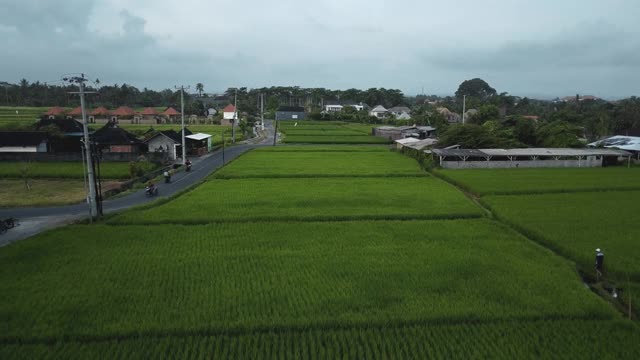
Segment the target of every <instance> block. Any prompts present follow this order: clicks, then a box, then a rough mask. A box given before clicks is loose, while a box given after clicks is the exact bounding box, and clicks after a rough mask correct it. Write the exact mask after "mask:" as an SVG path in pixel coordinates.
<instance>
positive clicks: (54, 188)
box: [0, 178, 86, 208]
mask: <svg viewBox="0 0 640 360" xmlns="http://www.w3.org/2000/svg"><path fill="white" fill-rule="evenodd" d="M29 184H30V185H31V190H27V189H26V187H25V184H24V181H23V180H22V179H7V178H0V208H2V207H18V206H49V205H66V204H75V203H79V202H82V201H84V199H85V197H86V191H85V188H84V182H83V181H82V179H80V180H77V179H57V180H54V179H34V180H30V181H29Z"/></svg>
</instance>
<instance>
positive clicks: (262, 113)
mask: <svg viewBox="0 0 640 360" xmlns="http://www.w3.org/2000/svg"><path fill="white" fill-rule="evenodd" d="M260 124H261V125H262V131H264V94H260Z"/></svg>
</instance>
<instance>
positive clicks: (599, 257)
mask: <svg viewBox="0 0 640 360" xmlns="http://www.w3.org/2000/svg"><path fill="white" fill-rule="evenodd" d="M603 266H604V253H603V252H602V251H601V250H600V248H598V249H596V273H597V275H598V277H600V276H602V269H603Z"/></svg>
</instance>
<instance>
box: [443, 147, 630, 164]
mask: <svg viewBox="0 0 640 360" xmlns="http://www.w3.org/2000/svg"><path fill="white" fill-rule="evenodd" d="M432 153H433V154H434V155H435V156H438V157H439V158H440V165H441V166H442V165H443V164H444V163H446V162H452V161H453V162H459V161H462V162H463V163H466V162H467V160H469V161H473V162H476V161H474V160H479V159H481V160H485V161H486V163H487V164H489V162H492V163H495V164H493V166H503V165H504V160H502V161H501V159H504V158H506V159H508V162H509V163H512V164H513V163H515V164H516V166H518V165H523V166H532V167H534V165H533V163H529V162H531V161H533V162H536V163H537V162H538V161H542V162H544V161H547V160H555V161H565V162H572V161H575V162H576V165H577V167H581V166H582V165H583V164H585V163H583V162H582V161H586V164H587V165H590V166H593V165H594V164H595V163H594V161H599V162H600V164H601V163H602V161H603V158H604V157H626V158H627V159H628V160H629V161H631V156H632V154H631V153H630V152H628V151H624V150H614V149H601V148H595V149H594V148H590V149H570V148H523V149H433V150H432ZM447 158H448V159H447ZM452 158H453V159H455V160H453V159H452ZM523 158H524V159H523ZM471 159H474V160H471ZM498 163H502V164H498ZM541 164H542V163H537V165H535V166H540V165H541ZM566 164H568V163H564V166H567V165H566ZM560 165H562V164H560ZM482 166H485V165H482ZM486 166H487V167H488V166H489V165H486ZM509 166H510V165H509ZM456 167H460V165H456ZM462 167H464V166H462Z"/></svg>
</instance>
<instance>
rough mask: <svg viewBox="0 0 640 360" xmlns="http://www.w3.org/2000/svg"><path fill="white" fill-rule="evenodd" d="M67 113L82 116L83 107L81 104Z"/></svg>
mask: <svg viewBox="0 0 640 360" xmlns="http://www.w3.org/2000/svg"><path fill="white" fill-rule="evenodd" d="M67 115H71V116H80V115H82V108H81V107H80V106H78V107H77V108H75V109H73V110H71V111H69V112H68V113H67Z"/></svg>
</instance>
